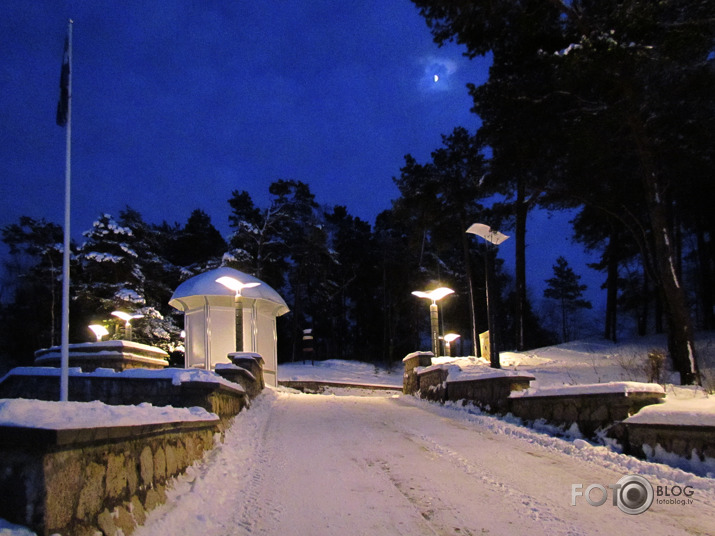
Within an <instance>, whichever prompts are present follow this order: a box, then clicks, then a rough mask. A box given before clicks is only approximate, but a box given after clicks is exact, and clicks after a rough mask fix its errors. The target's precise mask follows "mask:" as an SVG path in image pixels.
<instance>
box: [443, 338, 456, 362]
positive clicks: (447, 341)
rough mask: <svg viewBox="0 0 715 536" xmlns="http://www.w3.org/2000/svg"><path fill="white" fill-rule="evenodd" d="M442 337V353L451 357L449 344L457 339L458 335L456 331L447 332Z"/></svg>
mask: <svg viewBox="0 0 715 536" xmlns="http://www.w3.org/2000/svg"><path fill="white" fill-rule="evenodd" d="M442 338H443V339H444V353H445V355H446V356H447V357H452V348H451V345H452V343H453V342H454V341H456V340H457V339H459V335H457V334H456V333H447V334H445V336H444V337H442Z"/></svg>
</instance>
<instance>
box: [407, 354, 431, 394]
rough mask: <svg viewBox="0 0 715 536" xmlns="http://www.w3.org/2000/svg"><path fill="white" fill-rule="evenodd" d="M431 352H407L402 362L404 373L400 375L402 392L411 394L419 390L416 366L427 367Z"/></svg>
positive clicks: (429, 362) (429, 363)
mask: <svg viewBox="0 0 715 536" xmlns="http://www.w3.org/2000/svg"><path fill="white" fill-rule="evenodd" d="M433 357H434V353H432V352H412V353H411V354H407V356H405V358H404V359H403V360H402V362H403V363H404V364H405V374H404V376H403V377H402V392H403V393H405V394H406V395H411V394H414V393H416V392H417V391H419V390H420V381H419V378H418V377H417V368H418V367H429V366H430V365H431V364H432V358H433Z"/></svg>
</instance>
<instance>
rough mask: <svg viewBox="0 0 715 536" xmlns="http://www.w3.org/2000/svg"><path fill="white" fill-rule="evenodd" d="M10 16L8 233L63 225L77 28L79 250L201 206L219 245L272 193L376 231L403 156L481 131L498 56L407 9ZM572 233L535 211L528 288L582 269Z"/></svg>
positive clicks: (48, 1) (94, 10) (310, 4)
mask: <svg viewBox="0 0 715 536" xmlns="http://www.w3.org/2000/svg"><path fill="white" fill-rule="evenodd" d="M119 4H121V5H119ZM3 7H4V10H3V17H2V19H0V50H1V51H2V56H1V57H2V60H1V62H2V63H1V67H0V118H1V120H2V130H1V131H0V132H1V134H0V135H1V136H2V139H1V140H0V203H2V205H1V206H0V225H6V224H8V223H14V222H17V220H18V218H19V217H20V216H22V215H27V216H32V217H34V218H41V217H44V218H46V219H47V220H50V221H54V222H56V223H62V221H63V210H64V201H63V196H64V173H65V132H66V131H65V129H63V128H61V127H58V126H57V125H56V124H55V111H56V106H57V100H58V96H59V75H60V67H61V62H62V52H63V42H64V39H65V35H66V33H67V20H68V18H72V20H73V21H74V24H73V45H74V47H73V49H74V50H73V52H74V53H73V80H72V83H73V100H72V107H73V108H72V235H73V237H75V239H81V232H83V231H85V230H87V229H89V228H90V227H91V225H92V222H93V221H94V220H95V219H96V218H97V216H99V215H100V214H101V213H104V212H108V213H110V214H112V215H114V216H115V217H116V216H118V214H119V211H120V210H122V209H123V208H124V207H126V206H127V205H129V206H131V207H132V208H134V209H136V210H138V211H139V212H140V213H141V214H142V215H143V216H144V219H145V220H146V221H148V222H151V223H161V222H162V221H164V220H166V221H168V222H169V223H174V222H178V223H181V224H183V223H185V222H186V220H187V218H188V216H189V214H190V213H191V212H192V211H193V210H194V209H197V208H199V209H202V210H204V211H205V212H206V213H208V214H209V216H211V218H212V222H213V224H214V225H215V226H216V227H217V228H218V229H219V230H220V231H221V232H222V234H224V235H225V236H226V235H228V232H229V227H228V215H229V211H230V208H229V205H228V202H227V201H228V199H229V197H230V196H231V192H232V191H233V190H246V191H248V192H249V194H250V195H251V197H252V198H253V200H254V202H255V203H256V204H257V205H258V206H259V207H266V206H267V205H268V199H269V196H268V186H269V185H270V184H271V183H272V182H274V181H275V180H278V179H296V180H300V181H303V182H305V183H307V184H308V185H309V186H310V188H311V191H312V192H313V193H314V194H315V196H316V200H317V201H318V203H321V204H325V205H327V206H329V207H332V206H333V205H345V206H346V207H347V208H348V212H349V213H351V214H353V215H355V216H358V217H360V218H362V219H364V220H366V221H368V222H370V223H374V219H375V216H376V215H377V214H378V213H379V212H381V211H382V210H385V209H387V208H390V205H391V200H393V199H395V198H397V196H398V191H397V189H396V187H395V186H394V184H393V181H392V178H393V177H394V176H398V175H399V173H400V167H401V166H402V165H403V163H404V155H405V154H407V153H409V154H412V155H413V156H414V157H415V158H417V160H418V161H419V162H426V161H428V160H429V157H430V153H431V151H433V150H435V149H437V148H438V147H440V145H441V135H442V134H449V133H450V132H451V131H452V130H453V129H454V127H456V126H463V127H465V128H467V129H468V130H469V131H470V132H475V131H476V129H477V128H478V126H479V119H478V117H477V116H475V115H474V114H472V113H471V112H470V111H469V110H470V108H471V105H472V101H471V97H470V96H469V94H468V92H467V89H466V87H465V86H466V84H467V83H468V82H472V83H476V84H479V83H481V82H483V81H485V80H486V77H487V75H488V64H489V61H488V59H481V58H476V59H473V60H469V59H468V58H465V57H464V56H463V55H462V53H463V51H464V49H463V48H462V47H459V46H457V45H450V46H445V47H442V48H440V47H438V46H437V45H436V44H434V42H433V41H432V37H431V35H430V32H429V29H428V28H427V25H426V24H425V21H424V19H423V18H422V17H420V16H419V14H418V12H417V9H416V8H415V6H414V5H413V4H412V3H411V2H409V1H408V0H359V1H358V0H342V1H340V2H335V1H334V0H301V1H294V2H289V1H285V0H284V1H275V0H264V1H261V2H224V1H219V0H213V1H211V0H194V1H189V0H175V1H165V2H147V1H146V0H141V1H139V0H127V1H122V2H121V3H119V2H110V1H107V0H95V1H89V0H86V1H79V0H75V1H73V2H69V1H59V0H32V1H28V0H5V1H4V2H3ZM435 75H437V78H438V80H436V78H435ZM435 80H436V81H435ZM567 220H568V217H566V216H558V217H556V218H555V219H552V220H549V219H548V218H547V216H546V215H545V214H541V215H539V216H538V217H537V219H536V220H535V224H532V225H531V226H530V228H529V230H528V232H529V234H528V237H527V238H528V244H529V250H528V255H529V260H530V261H531V262H532V263H533V264H532V265H531V267H530V274H531V275H530V278H532V279H530V281H529V284H531V283H534V284H536V285H538V284H540V283H542V282H543V279H544V278H548V277H551V275H552V270H551V267H552V265H553V264H554V263H555V259H556V257H557V256H558V255H560V254H566V255H567V256H569V255H571V253H567V252H566V249H567V248H569V245H568V234H569V233H568V231H566V230H565V229H564V225H563V224H564V223H565V222H566V221H567ZM510 242H513V241H508V242H506V243H505V244H504V245H503V246H501V248H503V253H502V256H503V257H505V258H506V259H507V262H508V263H509V262H510V258H511V259H513V254H512V253H510V249H511V248H512V246H511V244H510ZM578 249H580V248H578ZM532 258H533V261H532ZM569 262H570V264H571V265H572V266H573V267H574V269H575V270H576V272H577V273H584V272H585V271H586V268H585V264H584V263H585V260H584V261H583V262H580V261H579V259H573V258H572V257H569ZM536 297H537V298H539V297H540V296H538V295H537V296H536Z"/></svg>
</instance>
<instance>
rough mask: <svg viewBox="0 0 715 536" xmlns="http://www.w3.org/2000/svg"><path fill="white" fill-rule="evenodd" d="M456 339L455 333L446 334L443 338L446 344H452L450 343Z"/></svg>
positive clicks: (457, 336) (457, 337)
mask: <svg viewBox="0 0 715 536" xmlns="http://www.w3.org/2000/svg"><path fill="white" fill-rule="evenodd" d="M457 339H459V335H457V334H456V333H447V334H446V335H445V336H444V340H445V341H447V342H448V343H452V342H454V341H456V340H457Z"/></svg>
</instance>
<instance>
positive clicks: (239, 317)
mask: <svg viewBox="0 0 715 536" xmlns="http://www.w3.org/2000/svg"><path fill="white" fill-rule="evenodd" d="M216 282H217V283H220V284H222V285H223V286H224V287H226V288H227V289H229V290H233V291H234V292H235V293H236V295H235V296H234V298H233V305H234V307H235V308H236V351H243V350H244V347H243V309H242V308H241V297H242V295H241V293H242V292H243V289H246V288H254V287H257V286H258V285H260V284H261V283H260V282H258V281H249V282H248V283H243V282H242V281H239V280H238V279H236V278H235V277H231V276H230V275H224V276H221V277H219V278H218V279H217V280H216ZM251 337H252V340H251V344H252V348H251V351H254V352H255V351H256V340H255V338H256V318H255V315H251Z"/></svg>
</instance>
